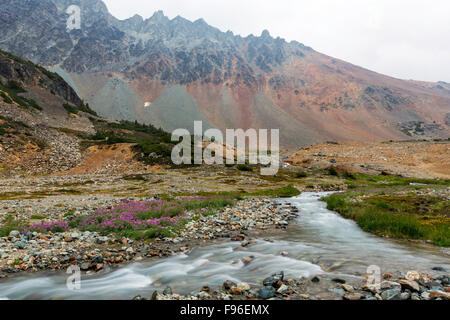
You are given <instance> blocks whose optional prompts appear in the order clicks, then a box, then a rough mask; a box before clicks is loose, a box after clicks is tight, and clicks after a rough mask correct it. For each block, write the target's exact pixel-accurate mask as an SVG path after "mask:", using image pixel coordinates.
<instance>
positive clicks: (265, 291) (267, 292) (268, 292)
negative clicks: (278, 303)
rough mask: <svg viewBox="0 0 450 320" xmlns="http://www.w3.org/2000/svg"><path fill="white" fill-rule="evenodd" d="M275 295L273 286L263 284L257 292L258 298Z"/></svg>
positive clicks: (267, 297) (268, 297)
mask: <svg viewBox="0 0 450 320" xmlns="http://www.w3.org/2000/svg"><path fill="white" fill-rule="evenodd" d="M274 296H275V288H274V287H272V286H265V287H264V288H261V290H259V292H258V298H260V299H270V298H273V297H274Z"/></svg>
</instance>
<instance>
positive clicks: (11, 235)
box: [9, 230, 20, 238]
mask: <svg viewBox="0 0 450 320" xmlns="http://www.w3.org/2000/svg"><path fill="white" fill-rule="evenodd" d="M9 236H10V237H11V238H17V237H19V236H20V232H19V231H17V230H13V231H11V232H10V233H9Z"/></svg>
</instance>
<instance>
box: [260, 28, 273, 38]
mask: <svg viewBox="0 0 450 320" xmlns="http://www.w3.org/2000/svg"><path fill="white" fill-rule="evenodd" d="M261 38H263V39H269V38H272V36H271V35H270V32H269V30H267V29H265V30H263V32H262V33H261Z"/></svg>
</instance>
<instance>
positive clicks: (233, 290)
mask: <svg viewBox="0 0 450 320" xmlns="http://www.w3.org/2000/svg"><path fill="white" fill-rule="evenodd" d="M230 293H231V294H233V295H235V296H240V295H242V294H243V293H244V291H243V290H242V289H241V288H238V287H231V288H230Z"/></svg>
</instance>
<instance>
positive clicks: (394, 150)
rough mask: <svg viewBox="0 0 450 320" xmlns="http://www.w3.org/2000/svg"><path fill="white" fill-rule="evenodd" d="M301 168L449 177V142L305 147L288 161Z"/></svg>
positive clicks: (330, 144)
mask: <svg viewBox="0 0 450 320" xmlns="http://www.w3.org/2000/svg"><path fill="white" fill-rule="evenodd" d="M288 162H289V163H291V164H292V165H294V166H298V167H305V168H306V167H327V166H331V165H334V166H335V167H339V166H341V167H346V168H347V169H348V171H352V172H355V171H359V172H369V171H387V172H390V173H395V174H401V175H404V176H407V177H417V178H439V179H449V178H450V142H448V141H440V142H434V141H433V142H431V141H414V142H386V143H361V142H349V143H328V144H320V145H316V146H312V147H306V148H302V149H300V150H299V151H297V152H296V153H295V154H293V155H292V156H291V157H290V158H289V160H288Z"/></svg>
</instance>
